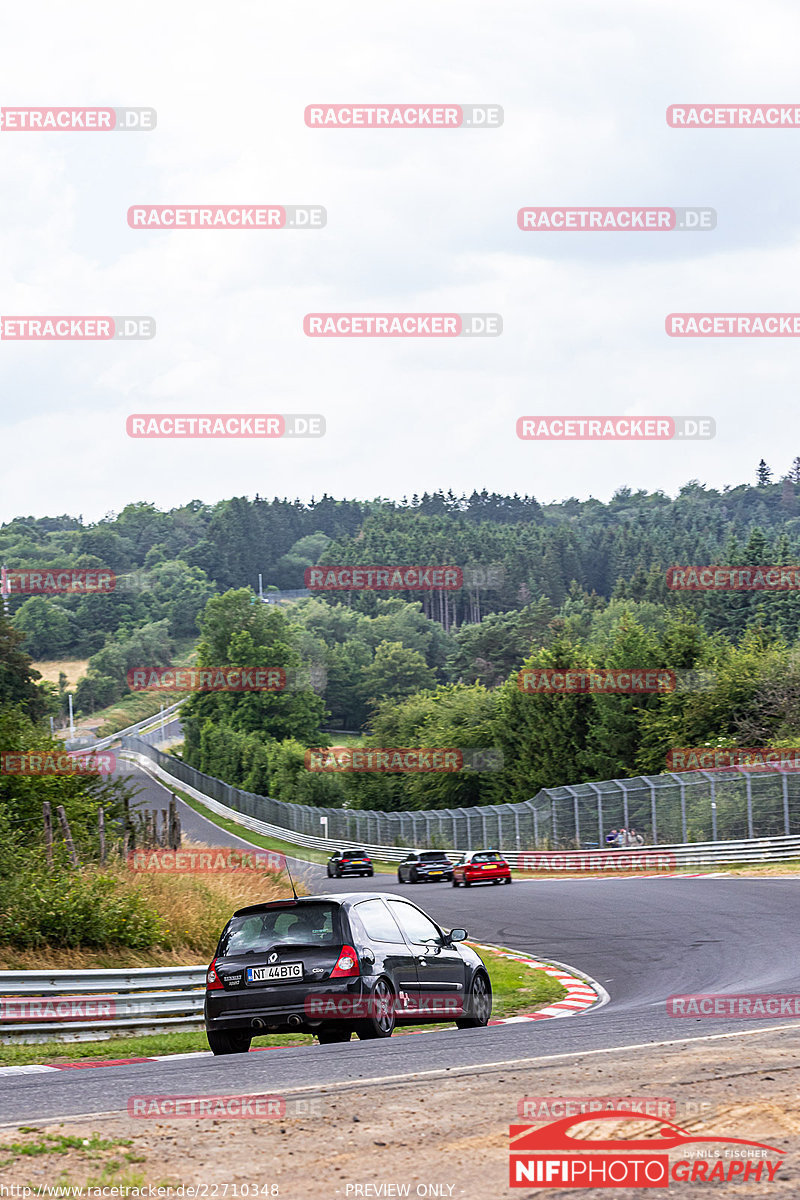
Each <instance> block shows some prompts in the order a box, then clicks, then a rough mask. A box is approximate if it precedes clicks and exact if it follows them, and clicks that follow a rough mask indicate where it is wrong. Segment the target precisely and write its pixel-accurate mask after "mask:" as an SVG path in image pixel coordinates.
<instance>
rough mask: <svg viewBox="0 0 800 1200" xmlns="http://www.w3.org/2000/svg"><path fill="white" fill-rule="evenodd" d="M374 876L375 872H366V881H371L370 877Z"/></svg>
mask: <svg viewBox="0 0 800 1200" xmlns="http://www.w3.org/2000/svg"><path fill="white" fill-rule="evenodd" d="M374 874H375V872H374V871H367V879H372V876H373V875H374Z"/></svg>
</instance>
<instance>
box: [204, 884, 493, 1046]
mask: <svg viewBox="0 0 800 1200" xmlns="http://www.w3.org/2000/svg"><path fill="white" fill-rule="evenodd" d="M466 936H467V931H466V930H465V929H451V930H449V931H447V930H444V929H442V927H441V926H440V925H437V924H436V922H435V921H433V920H432V919H431V918H430V917H429V916H428V915H427V914H426V913H424V912H423V911H422V909H420V908H417V906H416V904H412V903H411V902H410V901H409V900H404V899H403V898H401V897H398V896H393V895H390V894H382V893H380V892H343V893H340V894H339V895H328V896H308V897H305V896H304V897H300V898H299V899H297V900H291V899H290V900H273V901H271V902H268V903H265V904H253V905H250V906H249V907H248V908H241V909H239V910H238V911H237V912H235V913H234V914H233V916H232V917H231V919H230V921H229V922H228V924H227V925H226V926H225V928H224V930H223V931H222V936H221V938H220V940H219V945H218V946H217V952H216V954H215V955H214V959H213V961H212V963H211V965H210V966H209V968H208V972H207V974H206V998H205V1009H204V1017H205V1026H206V1035H207V1037H208V1044H209V1046H210V1047H211V1050H212V1051H213V1052H214V1054H237V1053H244V1052H245V1051H247V1050H249V1049H250V1042H251V1040H252V1038H254V1037H258V1036H259V1034H269V1033H287V1032H292V1031H296V1032H302V1033H312V1034H316V1036H317V1038H318V1039H319V1041H320V1042H322V1043H328V1042H349V1041H350V1038H351V1036H352V1035H353V1033H356V1034H357V1035H358V1037H359V1038H385V1037H391V1035H392V1033H393V1031H394V1029H395V1026H396V1025H409V1024H414V1023H419V1022H423V1023H426V1024H430V1023H432V1022H452V1021H455V1023H456V1025H457V1026H458V1028H459V1029H471V1028H477V1027H480V1026H484V1025H487V1024H488V1022H489V1017H490V1016H491V1011H492V989H491V984H490V982H489V975H488V973H487V970H486V967H485V966H484V964H483V962H482V961H481V959H480V958H479V956H478V955H477V954H476V953H475V951H474V950H471V949H470V948H469V947H468V946H464V945H463V944H462V943H463V941H464V939H465V938H466Z"/></svg>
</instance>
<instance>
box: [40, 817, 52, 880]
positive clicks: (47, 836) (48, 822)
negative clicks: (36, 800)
mask: <svg viewBox="0 0 800 1200" xmlns="http://www.w3.org/2000/svg"><path fill="white" fill-rule="evenodd" d="M42 820H43V821H44V848H45V852H46V854H47V869H48V871H52V869H53V818H52V817H51V815H50V802H49V800H45V801H44V803H43V804H42Z"/></svg>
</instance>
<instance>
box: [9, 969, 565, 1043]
mask: <svg viewBox="0 0 800 1200" xmlns="http://www.w3.org/2000/svg"><path fill="white" fill-rule="evenodd" d="M478 953H479V954H480V957H481V958H482V959H483V961H484V963H485V964H486V967H487V969H488V971H489V978H490V979H491V981H492V992H493V994H494V1008H493V1011H492V1016H493V1017H495V1018H501V1017H512V1016H515V1015H516V1014H517V1013H524V1012H532V1011H533V1010H534V1009H535V1008H538V1007H540V1006H541V1005H545V1004H552V1003H553V1002H554V1001H555V1000H560V999H561V998H562V997H563V996H565V995H566V990H565V988H564V987H563V986H562V985H561V984H560V983H559V982H558V980H556V979H552V978H551V977H550V976H549V975H545V973H544V971H534V970H531V968H530V967H525V966H523V965H522V963H518V962H515V961H514V960H513V959H508V958H503V957H501V956H500V955H499V954H493V953H492V952H491V951H487V950H480V951H478ZM416 1028H421V1029H438V1028H441V1026H439V1025H423V1026H417V1027H416ZM313 1040H314V1039H313V1037H312V1036H311V1035H310V1034H296V1033H286V1034H271V1035H269V1036H267V1037H259V1038H256V1039H254V1043H253V1044H254V1046H256V1047H258V1046H270V1047H280V1046H307V1045H309V1044H310V1043H311V1042H313ZM197 1050H206V1051H207V1050H208V1042H207V1040H206V1035H205V1033H159V1034H153V1035H151V1036H149V1037H145V1036H139V1037H118V1038H111V1039H109V1040H108V1041H105V1042H70V1043H64V1042H40V1043H39V1044H38V1045H33V1046H22V1045H0V1066H23V1065H25V1064H27V1063H57V1062H59V1061H61V1062H81V1061H88V1060H92V1059H93V1060H95V1061H100V1060H102V1059H114V1058H151V1057H153V1056H155V1055H158V1054H189V1053H193V1052H195V1051H197Z"/></svg>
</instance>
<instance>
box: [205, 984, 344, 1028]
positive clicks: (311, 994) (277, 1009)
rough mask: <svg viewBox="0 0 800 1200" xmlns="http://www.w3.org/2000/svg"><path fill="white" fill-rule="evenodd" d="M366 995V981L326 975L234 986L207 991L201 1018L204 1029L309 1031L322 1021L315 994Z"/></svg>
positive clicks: (326, 995)
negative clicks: (292, 982) (291, 983)
mask: <svg viewBox="0 0 800 1200" xmlns="http://www.w3.org/2000/svg"><path fill="white" fill-rule="evenodd" d="M365 995H367V989H366V987H365V981H364V980H363V979H361V978H358V979H327V980H325V981H324V982H322V983H318V984H305V985H304V986H303V987H285V986H279V985H276V986H275V987H271V988H235V989H233V988H232V989H231V990H230V991H219V990H215V991H213V992H206V1000H205V1008H204V1013H203V1016H204V1020H205V1025H206V1030H207V1031H208V1032H209V1033H211V1032H215V1031H220V1030H225V1031H228V1030H241V1031H244V1030H247V1031H249V1032H250V1033H252V1034H253V1035H254V1036H257V1035H258V1034H259V1033H285V1032H287V1031H288V1032H291V1031H293V1030H294V1031H302V1030H303V1029H305V1030H306V1031H308V1032H310V1031H311V1030H313V1029H316V1028H318V1027H319V1026H320V1025H321V1024H323V1023H324V1017H322V1016H319V1015H317V1013H316V1012H315V1006H314V1003H313V1002H314V999H315V997H319V998H322V997H331V996H335V997H337V998H341V999H342V1000H354V1001H355V1000H360V999H362V998H363V997H364V996H365Z"/></svg>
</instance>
